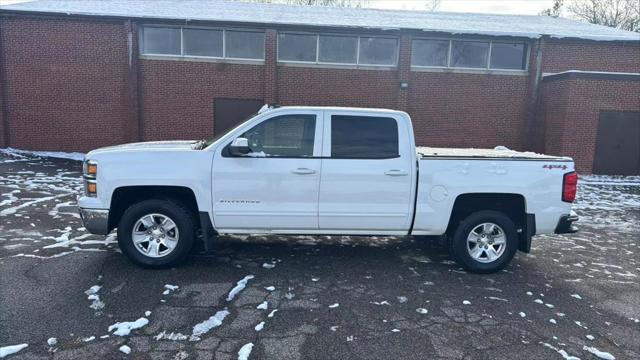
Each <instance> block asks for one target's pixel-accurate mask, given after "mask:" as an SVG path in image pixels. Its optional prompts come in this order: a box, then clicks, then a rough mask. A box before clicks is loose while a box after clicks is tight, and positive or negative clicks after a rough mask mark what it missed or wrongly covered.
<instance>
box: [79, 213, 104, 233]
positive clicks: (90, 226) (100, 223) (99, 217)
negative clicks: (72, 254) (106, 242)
mask: <svg viewBox="0 0 640 360" xmlns="http://www.w3.org/2000/svg"><path fill="white" fill-rule="evenodd" d="M80 218H82V222H83V223H84V227H85V228H86V229H87V231H88V232H90V233H92V234H97V235H106V234H108V233H109V210H103V209H83V208H80Z"/></svg>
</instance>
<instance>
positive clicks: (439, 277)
mask: <svg viewBox="0 0 640 360" xmlns="http://www.w3.org/2000/svg"><path fill="white" fill-rule="evenodd" d="M80 171H81V165H80V162H79V161H74V160H67V159H56V158H49V157H43V156H35V155H28V154H18V153H13V152H7V151H4V152H0V352H1V349H2V348H6V347H7V346H12V345H19V344H28V346H27V347H26V348H24V349H22V350H20V351H19V352H17V353H15V354H13V355H8V356H7V359H9V358H10V359H92V358H103V359H119V358H131V359H214V358H215V359H238V358H239V352H240V354H249V355H248V358H249V359H283V360H284V359H514V358H520V359H563V358H570V359H574V358H572V356H573V357H575V358H580V359H598V358H603V359H606V358H608V356H612V357H610V358H613V357H615V359H639V358H640V320H639V319H640V280H639V278H638V276H639V275H640V262H639V261H638V259H639V258H640V256H639V254H640V229H639V227H638V224H640V177H634V178H611V177H595V176H591V177H586V178H584V179H582V180H581V185H580V189H579V192H580V193H579V198H578V203H577V206H576V208H577V211H578V213H579V215H580V216H581V221H580V228H581V231H580V232H579V233H577V234H574V235H566V236H565V235H545V236H536V237H535V238H534V241H533V249H532V252H531V253H530V254H523V253H518V254H517V255H516V257H515V258H514V260H513V262H512V264H511V265H510V266H508V267H507V268H506V269H505V270H504V271H502V272H499V273H497V274H492V275H475V274H469V273H466V272H465V271H463V270H462V269H461V268H460V267H459V266H457V265H456V264H455V263H454V262H452V261H450V259H449V257H448V255H447V253H446V251H445V249H444V248H442V247H441V246H439V245H438V244H437V242H434V241H430V240H429V239H421V238H411V237H373V238H366V237H340V236H322V237H314V236H290V237H276V236H272V237H263V236H222V237H220V238H219V239H218V240H217V242H216V244H215V247H214V249H213V251H212V252H211V253H208V254H194V255H193V256H190V258H189V259H188V261H187V263H186V264H185V265H183V266H180V267H177V268H172V269H167V270H148V269H143V268H140V267H138V266H136V265H134V264H132V263H131V262H129V261H128V260H127V259H126V258H125V257H124V256H123V255H122V254H121V253H120V251H119V249H118V246H117V243H116V238H115V235H114V234H111V235H109V236H106V237H105V236H96V235H90V234H88V233H86V231H85V230H84V228H82V223H81V221H80V219H79V217H78V215H77V212H76V206H75V199H76V197H77V196H78V194H79V192H80V191H81V187H82V183H81V173H80ZM167 285H168V286H167ZM234 288H235V291H232V289H234ZM233 293H237V294H236V295H235V296H231V295H232V294H233ZM110 327H111V329H109V328H110ZM127 333H128V334H127ZM118 334H119V335H118ZM120 335H122V336H120ZM54 338H55V340H54ZM127 351H130V353H129V354H127V353H125V352H127Z"/></svg>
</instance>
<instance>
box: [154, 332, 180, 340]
mask: <svg viewBox="0 0 640 360" xmlns="http://www.w3.org/2000/svg"><path fill="white" fill-rule="evenodd" d="M187 338H188V336H187V335H183V334H181V333H176V332H170V333H167V332H166V331H163V332H161V333H160V334H158V335H156V336H154V339H156V340H171V341H181V340H187Z"/></svg>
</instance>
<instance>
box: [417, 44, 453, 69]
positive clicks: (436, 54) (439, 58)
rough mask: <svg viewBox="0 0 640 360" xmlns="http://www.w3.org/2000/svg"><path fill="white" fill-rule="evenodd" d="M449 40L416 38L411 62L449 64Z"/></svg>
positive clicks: (418, 63) (434, 64)
mask: <svg viewBox="0 0 640 360" xmlns="http://www.w3.org/2000/svg"><path fill="white" fill-rule="evenodd" d="M448 58H449V40H414V41H413V44H412V49H411V64H413V65H417V66H447V63H448Z"/></svg>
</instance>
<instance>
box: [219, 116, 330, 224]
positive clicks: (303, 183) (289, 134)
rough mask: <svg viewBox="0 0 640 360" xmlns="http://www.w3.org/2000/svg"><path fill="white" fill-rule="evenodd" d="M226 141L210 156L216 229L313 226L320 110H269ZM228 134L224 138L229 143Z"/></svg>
mask: <svg viewBox="0 0 640 360" xmlns="http://www.w3.org/2000/svg"><path fill="white" fill-rule="evenodd" d="M238 137H244V138H247V139H248V142H249V147H250V149H251V151H252V152H251V153H250V154H248V155H247V156H233V155H231V154H230V153H229V151H228V144H226V145H225V146H223V147H222V148H221V149H219V150H217V151H216V155H215V158H214V161H213V168H212V174H213V179H215V180H214V181H213V182H212V190H213V217H214V222H215V226H216V228H217V229H218V230H219V231H221V232H230V233H233V232H236V233H238V232H244V233H246V232H258V233H263V232H298V233H302V232H308V231H315V230H317V229H318V189H319V186H320V165H321V163H320V162H321V160H320V153H321V144H322V111H299V112H296V113H285V114H280V115H278V114H274V115H273V116H272V117H269V118H266V119H264V120H263V121H261V122H259V123H256V124H254V125H253V126H252V127H251V128H250V129H248V130H247V131H245V132H244V133H243V134H241V135H239V136H238ZM230 142H231V140H229V141H228V143H230Z"/></svg>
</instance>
